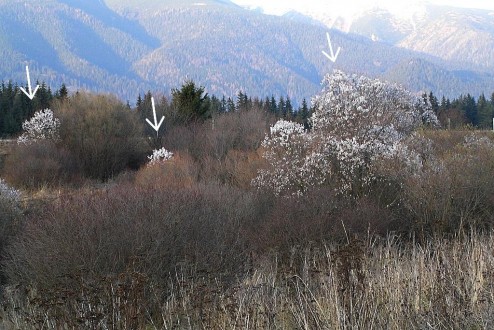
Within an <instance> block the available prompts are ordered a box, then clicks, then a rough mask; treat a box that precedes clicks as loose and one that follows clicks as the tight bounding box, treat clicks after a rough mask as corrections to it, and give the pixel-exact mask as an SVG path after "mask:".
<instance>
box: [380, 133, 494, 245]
mask: <svg viewBox="0 0 494 330" xmlns="http://www.w3.org/2000/svg"><path fill="white" fill-rule="evenodd" d="M407 148H408V149H407V150H408V152H409V154H408V157H407V160H406V161H405V162H393V161H389V162H387V163H382V164H380V170H381V171H382V175H383V177H384V179H385V180H387V182H393V181H394V182H395V183H397V184H399V185H400V188H399V189H396V191H397V193H396V199H395V200H394V201H393V202H391V203H389V205H390V206H393V208H394V211H395V212H396V211H398V212H399V214H400V215H401V216H403V217H405V218H407V219H408V221H409V223H410V225H409V228H410V229H412V230H415V231H418V232H420V233H421V237H422V238H425V237H426V236H428V235H432V234H444V233H449V234H451V233H458V232H462V231H463V230H465V229H466V230H467V231H468V230H469V228H471V227H473V228H477V229H483V228H490V227H492V225H493V221H494V219H493V216H492V214H493V212H494V208H493V207H492V205H493V204H492V201H493V200H494V188H493V187H494V179H493V178H494V167H493V164H494V143H493V141H492V140H491V138H490V137H489V136H486V135H485V134H481V133H475V134H472V133H468V132H427V131H425V132H423V133H422V134H420V135H416V136H414V137H413V140H411V141H408V144H407Z"/></svg>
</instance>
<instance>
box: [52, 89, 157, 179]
mask: <svg viewBox="0 0 494 330" xmlns="http://www.w3.org/2000/svg"><path fill="white" fill-rule="evenodd" d="M55 113H56V114H57V116H58V117H59V118H60V121H61V125H60V137H61V140H62V144H63V146H64V147H66V148H67V149H68V150H69V151H70V152H71V153H72V154H73V155H74V157H75V158H76V159H77V161H78V163H79V164H80V166H81V168H82V171H83V173H84V175H85V176H87V177H90V178H95V179H101V180H105V179H108V178H110V177H112V176H114V175H116V174H118V173H119V172H121V171H122V170H125V169H126V168H129V167H130V168H138V166H139V165H140V164H142V163H143V162H145V160H146V155H147V154H149V151H150V147H149V146H148V145H147V143H146V142H145V140H144V138H143V123H142V122H141V121H140V120H139V119H138V117H137V115H136V114H135V113H132V112H131V111H130V110H129V109H128V108H127V107H126V106H125V105H124V104H123V103H121V102H120V101H118V100H117V99H116V98H114V97H110V96H104V95H91V94H86V93H78V94H76V95H74V96H72V97H71V98H70V99H69V100H68V101H65V102H61V103H57V104H56V106H55Z"/></svg>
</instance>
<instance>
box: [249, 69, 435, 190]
mask: <svg viewBox="0 0 494 330" xmlns="http://www.w3.org/2000/svg"><path fill="white" fill-rule="evenodd" d="M323 85H324V86H325V87H324V88H323V90H322V92H321V93H320V94H319V95H317V96H316V97H315V98H314V99H313V104H314V113H313V115H312V117H311V123H312V130H311V131H309V132H304V131H303V130H302V128H301V127H299V126H298V127H297V126H293V125H296V124H293V123H291V124H290V123H287V122H285V121H280V122H278V123H276V124H275V126H274V127H273V128H272V130H271V132H270V135H269V136H267V137H266V139H265V140H264V142H263V147H264V150H265V152H264V158H265V159H266V160H267V162H268V163H269V168H268V169H265V170H263V171H261V172H260V173H259V176H258V177H257V178H256V179H255V180H254V183H255V184H256V185H257V186H258V187H270V188H273V189H274V192H275V193H276V194H281V193H285V192H288V193H295V194H299V193H303V192H304V191H305V190H306V189H307V188H308V187H309V186H312V185H316V184H322V183H325V182H329V181H331V182H334V183H336V186H337V190H338V191H339V192H341V193H350V194H352V195H358V194H361V193H362V192H363V191H364V190H365V188H366V187H368V186H369V185H370V184H371V183H372V182H373V180H374V179H375V178H376V175H375V169H374V168H373V166H374V164H375V162H376V160H378V159H382V158H387V157H393V156H394V155H395V154H396V153H397V152H398V151H400V152H403V151H404V150H406V149H405V148H403V147H401V144H402V142H403V140H404V139H405V138H406V137H407V136H410V135H411V134H412V133H413V132H414V131H415V130H416V129H417V128H418V127H420V126H422V125H423V124H429V125H437V123H438V121H437V118H436V116H435V114H434V112H433V111H432V110H431V107H430V105H429V104H426V103H425V101H424V100H423V99H421V98H418V97H416V96H414V95H413V94H411V93H410V92H408V91H406V90H405V89H403V88H401V87H399V86H396V85H392V84H389V83H386V82H382V81H380V80H377V79H370V78H367V77H358V76H356V75H352V76H348V75H346V74H345V73H343V72H341V71H335V72H334V73H333V74H331V75H327V76H326V77H325V79H324V81H323ZM291 127H297V129H291Z"/></svg>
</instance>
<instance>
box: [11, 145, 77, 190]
mask: <svg viewBox="0 0 494 330" xmlns="http://www.w3.org/2000/svg"><path fill="white" fill-rule="evenodd" d="M3 171H4V173H5V177H6V178H7V179H8V180H9V182H12V183H13V184H15V185H16V186H19V187H24V188H29V189H39V188H41V187H54V186H59V185H61V184H79V183H80V177H79V171H80V168H79V165H78V163H77V162H76V161H75V159H74V157H73V156H72V154H71V153H70V152H69V151H68V150H66V149H64V148H63V147H58V146H57V145H56V142H54V141H50V140H40V141H37V142H35V143H31V144H27V145H25V144H20V145H18V146H16V147H15V148H14V149H13V152H12V153H11V154H10V155H9V156H8V157H7V159H6V162H5V167H4V170H3Z"/></svg>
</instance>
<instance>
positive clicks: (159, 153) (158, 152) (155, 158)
mask: <svg viewBox="0 0 494 330" xmlns="http://www.w3.org/2000/svg"><path fill="white" fill-rule="evenodd" d="M172 158H173V153H172V152H170V151H168V150H166V149H165V148H161V149H155V150H153V154H152V155H151V156H148V159H149V163H148V164H149V165H155V164H159V163H162V162H165V161H167V160H169V159H172Z"/></svg>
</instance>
